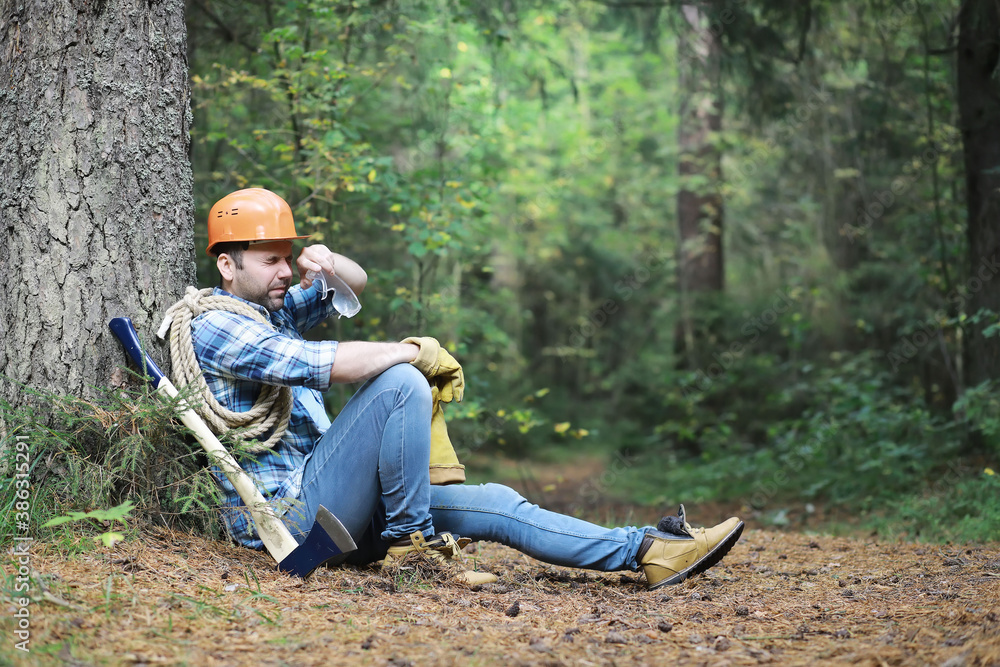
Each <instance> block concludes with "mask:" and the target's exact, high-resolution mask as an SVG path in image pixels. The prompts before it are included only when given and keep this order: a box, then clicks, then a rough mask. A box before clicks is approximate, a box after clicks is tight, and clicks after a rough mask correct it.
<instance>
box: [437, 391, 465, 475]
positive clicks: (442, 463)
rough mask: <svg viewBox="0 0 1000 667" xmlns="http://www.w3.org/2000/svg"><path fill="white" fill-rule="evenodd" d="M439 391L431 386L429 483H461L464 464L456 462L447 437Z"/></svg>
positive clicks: (456, 456) (456, 459)
mask: <svg viewBox="0 0 1000 667" xmlns="http://www.w3.org/2000/svg"><path fill="white" fill-rule="evenodd" d="M440 398H441V392H440V390H439V389H438V388H437V387H434V386H432V387H431V399H432V400H433V407H432V411H431V459H430V473H431V484H439V485H443V484H461V483H463V482H465V466H464V465H462V464H461V463H459V462H458V455H457V454H455V447H454V446H453V445H452V444H451V438H450V437H448V426H447V424H445V422H444V407H443V405H442V404H441V400H439V399H440Z"/></svg>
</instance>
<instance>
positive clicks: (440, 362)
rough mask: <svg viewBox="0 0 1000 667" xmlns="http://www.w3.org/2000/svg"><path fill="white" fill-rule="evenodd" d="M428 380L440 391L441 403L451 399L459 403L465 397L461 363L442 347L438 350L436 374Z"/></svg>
mask: <svg viewBox="0 0 1000 667" xmlns="http://www.w3.org/2000/svg"><path fill="white" fill-rule="evenodd" d="M430 382H431V384H433V385H435V386H437V388H438V389H439V390H440V391H441V395H440V397H439V398H440V400H441V402H442V403H451V402H452V401H453V400H454V401H458V402H459V403H461V402H462V398H464V397H465V372H464V371H462V365H461V364H460V363H458V362H457V361H456V360H455V357H453V356H451V354H450V353H449V352H448V350H446V349H444V348H443V347H442V348H441V349H440V351H439V352H438V358H437V374H436V375H434V376H433V377H431V378H430Z"/></svg>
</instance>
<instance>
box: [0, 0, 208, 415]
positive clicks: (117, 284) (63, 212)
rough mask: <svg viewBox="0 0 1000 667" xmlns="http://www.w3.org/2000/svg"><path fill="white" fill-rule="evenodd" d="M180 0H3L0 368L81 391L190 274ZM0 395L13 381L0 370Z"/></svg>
mask: <svg viewBox="0 0 1000 667" xmlns="http://www.w3.org/2000/svg"><path fill="white" fill-rule="evenodd" d="M185 39H186V30H185V25H184V3H183V2H182V1H181V0H165V1H164V2H154V3H148V2H135V1H134V0H106V1H98V2H68V1H66V0H29V1H18V0H4V1H3V3H2V12H0V44H3V51H2V55H0V58H2V64H0V128H2V129H0V193H2V201H0V206H2V219H3V233H2V236H0V264H2V265H3V266H4V267H5V269H6V270H5V271H3V275H2V277H0V295H2V296H0V340H3V341H4V342H3V345H2V346H0V373H2V374H3V375H4V376H6V378H8V379H10V380H14V381H16V382H20V383H24V384H26V385H28V386H30V387H34V388H40V389H43V390H49V391H59V392H65V393H71V394H75V395H77V396H87V395H90V394H91V393H92V392H91V390H90V387H93V386H102V385H107V384H108V383H109V381H111V380H112V376H113V374H114V370H115V368H116V367H117V366H118V365H123V364H124V361H123V354H122V353H121V351H120V346H119V345H118V344H117V343H116V342H115V340H114V338H113V337H112V336H111V335H110V333H109V332H108V328H107V322H108V320H109V319H110V318H112V317H115V316H119V315H127V316H129V317H131V318H133V320H134V321H135V324H136V327H137V329H138V330H139V332H140V335H142V336H143V337H144V338H145V339H147V340H148V339H150V338H151V336H152V332H153V331H154V330H155V328H156V326H157V325H158V318H159V316H160V315H161V314H162V313H163V311H164V310H165V309H166V307H167V306H168V305H170V303H171V302H172V301H174V300H175V299H176V298H177V297H178V296H179V295H180V294H181V293H182V292H183V289H184V286H185V285H189V284H193V283H194V280H195V274H194V261H193V238H192V235H193V215H192V213H193V211H192V208H193V207H192V179H191V167H190V162H189V159H188V148H189V143H190V140H189V136H188V128H189V126H190V123H191V112H190V104H189V87H188V74H187V58H186V53H185V49H186V46H185ZM0 398H3V399H6V400H8V401H10V402H11V403H12V404H13V405H15V406H16V405H18V404H19V403H20V402H22V401H23V400H25V399H24V394H23V393H22V392H21V391H20V389H19V388H18V387H17V386H16V385H15V384H14V383H12V382H9V381H4V382H3V383H0Z"/></svg>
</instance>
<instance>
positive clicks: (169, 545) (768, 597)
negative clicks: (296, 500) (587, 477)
mask: <svg viewBox="0 0 1000 667" xmlns="http://www.w3.org/2000/svg"><path fill="white" fill-rule="evenodd" d="M547 486H548V487H549V488H550V491H551V485H547ZM690 510H691V508H689V511H690ZM702 514H703V513H702ZM691 518H692V519H697V520H698V521H699V522H700V523H710V522H712V521H714V520H715V519H718V518H720V517H716V516H698V517H691ZM692 523H694V521H692ZM696 525H697V524H696ZM470 550H473V551H475V553H474V554H471V555H469V556H467V559H468V560H469V562H470V563H474V564H475V565H476V567H477V569H480V570H486V571H490V572H493V573H495V574H497V575H499V577H500V580H499V582H498V583H496V584H489V585H485V586H482V587H480V588H478V589H470V588H469V587H468V586H466V585H463V584H460V583H457V582H453V581H452V580H449V579H443V580H442V579H440V578H435V577H433V576H431V577H418V576H413V575H412V573H411V572H410V571H408V570H405V569H404V570H400V571H398V572H396V573H395V575H394V576H390V575H388V574H384V573H382V572H381V571H380V570H379V569H378V568H377V567H374V566H372V567H365V568H356V567H339V568H333V569H321V570H320V571H318V572H316V573H315V574H314V575H313V576H312V577H310V578H309V579H307V580H305V581H302V580H300V579H295V578H292V577H290V576H287V575H284V574H278V573H276V572H275V571H274V567H273V563H272V561H271V560H270V559H269V558H268V557H267V556H266V555H265V554H264V553H259V552H254V551H250V550H247V549H243V548H240V547H236V546H233V545H231V544H227V543H224V542H219V541H210V540H206V539H204V538H201V537H198V536H193V535H189V534H185V533H180V532H175V531H169V530H166V529H163V528H145V529H143V530H142V531H141V533H140V536H139V538H138V539H130V540H128V541H126V542H124V543H120V544H119V545H117V546H116V547H114V548H112V549H103V548H101V549H98V550H90V551H85V552H83V553H77V554H75V555H72V556H67V555H66V547H65V546H62V547H60V546H58V545H55V544H44V543H37V542H36V543H35V544H33V546H32V554H31V568H32V569H33V571H34V574H33V576H34V582H33V588H34V591H33V593H34V594H35V595H36V596H37V599H36V600H35V601H34V602H32V604H30V605H29V609H30V612H31V616H30V644H29V648H30V653H27V654H25V653H21V652H20V651H16V650H15V649H14V648H13V646H14V643H15V642H16V641H17V639H16V638H15V635H14V631H15V619H14V618H13V616H12V614H13V611H14V609H15V607H14V604H15V603H14V602H13V601H12V600H11V599H10V591H11V579H10V578H9V577H8V579H7V582H6V585H5V586H4V589H5V590H4V596H5V597H3V598H2V599H0V602H2V606H3V608H4V613H3V615H2V616H0V633H2V636H3V640H2V643H0V647H2V648H0V664H7V663H13V664H68V665H98V664H100V665H119V664H127V665H140V664H149V665H153V664H167V665H175V664H190V665H244V664H256V665H337V664H372V665H407V664H412V665H425V664H426V665H451V664H461V665H492V664H496V663H505V664H507V665H522V664H523V665H578V664H579V665H610V664H650V665H652V664H665V663H669V662H673V663H678V664H707V665H756V664H775V665H789V664H790V665H805V664H816V663H819V662H823V663H827V662H832V663H850V664H862V665H902V664H921V665H922V664H934V665H947V666H948V667H959V666H961V665H1000V545H997V544H989V545H975V546H972V545H967V546H940V545H927V544H907V543H893V542H883V541H879V540H877V539H876V538H873V537H829V536H822V535H815V534H806V533H803V532H777V531H773V530H765V529H762V528H759V527H755V526H754V525H753V524H752V523H750V524H748V528H747V530H746V531H745V532H744V534H743V538H742V539H741V541H740V543H739V544H737V545H736V547H734V549H733V550H732V551H731V552H730V553H729V555H728V556H727V557H726V558H725V559H724V560H723V561H722V563H720V564H719V565H718V566H716V567H714V568H712V569H710V570H709V571H708V572H706V573H705V574H703V575H701V576H698V577H694V578H692V579H689V580H688V581H686V582H684V583H683V584H680V585H678V586H673V587H665V588H661V589H659V590H656V591H648V590H646V588H645V584H644V581H643V577H642V575H641V573H631V572H624V573H613V574H602V573H594V572H587V571H582V570H572V569H567V568H561V567H554V566H549V565H546V564H543V563H540V562H538V561H536V560H533V559H531V558H529V557H527V556H524V555H522V554H520V553H518V552H516V551H514V550H512V549H508V548H506V547H503V546H500V545H496V544H487V543H482V544H479V545H472V547H470ZM8 560H9V559H8ZM5 570H6V572H7V573H8V575H9V573H10V572H11V568H10V563H9V562H7V563H5ZM40 587H44V594H42V593H41V592H40Z"/></svg>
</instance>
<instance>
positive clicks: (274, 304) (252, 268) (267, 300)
mask: <svg viewBox="0 0 1000 667" xmlns="http://www.w3.org/2000/svg"><path fill="white" fill-rule="evenodd" d="M221 257H226V258H227V260H229V261H228V262H225V265H226V266H223V262H220V263H219V271H220V273H221V274H222V277H223V279H224V280H227V281H228V282H229V291H230V292H231V293H232V294H235V295H236V296H238V297H240V298H242V299H246V300H247V301H249V302H251V303H256V304H260V305H261V306H264V307H265V308H267V310H268V311H269V312H272V313H274V312H277V311H279V310H281V308H282V306H284V304H285V294H287V293H288V288H289V287H291V284H292V242H291V241H273V242H271V243H260V244H251V246H250V247H249V248H247V249H246V250H244V251H243V268H242V269H240V268H237V267H236V265H235V263H234V262H232V261H231V259H230V258H229V257H228V256H226V255H222V256H220V259H221ZM227 273H228V274H230V275H227Z"/></svg>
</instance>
